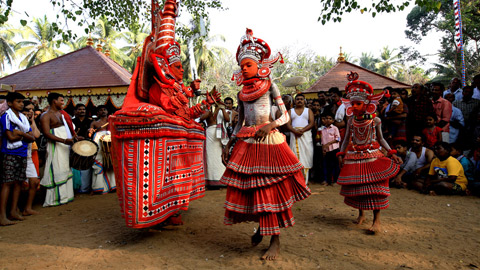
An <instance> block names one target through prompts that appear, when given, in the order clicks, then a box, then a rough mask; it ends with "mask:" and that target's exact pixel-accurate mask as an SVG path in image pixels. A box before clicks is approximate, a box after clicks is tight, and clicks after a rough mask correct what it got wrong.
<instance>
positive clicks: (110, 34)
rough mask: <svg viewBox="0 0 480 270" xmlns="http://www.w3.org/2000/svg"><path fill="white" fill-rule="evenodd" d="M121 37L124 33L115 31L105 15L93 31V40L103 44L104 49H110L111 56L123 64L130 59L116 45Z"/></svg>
mask: <svg viewBox="0 0 480 270" xmlns="http://www.w3.org/2000/svg"><path fill="white" fill-rule="evenodd" d="M121 38H123V33H119V32H117V31H115V29H114V28H113V26H112V25H111V24H110V22H109V21H108V19H107V17H106V16H105V15H103V16H102V17H101V18H100V19H99V20H98V21H97V23H96V25H95V29H94V31H93V41H94V42H95V43H97V44H102V46H103V48H104V51H106V50H109V51H110V58H112V60H114V61H116V62H117V63H118V64H120V65H123V64H124V62H125V61H128V60H129V59H128V57H127V56H126V55H125V53H123V52H122V51H121V50H120V49H118V48H117V47H115V42H116V41H117V40H118V39H121Z"/></svg>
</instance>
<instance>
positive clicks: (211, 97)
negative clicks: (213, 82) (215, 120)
mask: <svg viewBox="0 0 480 270" xmlns="http://www.w3.org/2000/svg"><path fill="white" fill-rule="evenodd" d="M221 98H222V95H221V94H220V93H219V92H218V91H217V89H215V88H213V90H212V91H211V92H207V103H208V104H210V105H211V104H214V103H218V104H223V105H224V103H223V102H222V99H221Z"/></svg>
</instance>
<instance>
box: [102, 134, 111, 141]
mask: <svg viewBox="0 0 480 270" xmlns="http://www.w3.org/2000/svg"><path fill="white" fill-rule="evenodd" d="M100 140H101V141H102V142H111V141H112V135H110V134H107V135H103V136H102V137H100Z"/></svg>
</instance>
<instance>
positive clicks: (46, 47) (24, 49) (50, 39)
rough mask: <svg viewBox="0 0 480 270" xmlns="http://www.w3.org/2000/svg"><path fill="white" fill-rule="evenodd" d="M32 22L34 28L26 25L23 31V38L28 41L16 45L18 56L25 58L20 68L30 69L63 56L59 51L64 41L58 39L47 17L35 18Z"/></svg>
mask: <svg viewBox="0 0 480 270" xmlns="http://www.w3.org/2000/svg"><path fill="white" fill-rule="evenodd" d="M32 22H33V25H34V26H33V28H31V27H30V26H28V25H26V26H24V27H23V29H22V30H21V33H22V36H23V38H24V39H26V40H24V41H20V42H18V43H17V44H16V45H15V53H16V55H17V56H19V57H21V58H23V59H22V60H21V62H20V64H19V67H20V68H29V67H32V66H34V65H38V64H40V63H43V62H46V61H49V60H52V59H54V58H57V57H59V56H60V55H62V54H63V52H62V51H60V50H59V49H58V47H59V46H60V44H61V43H62V40H60V39H57V38H56V32H55V31H54V30H53V26H52V24H51V23H50V22H48V20H47V17H46V16H44V18H43V19H41V18H33V19H32ZM29 39H30V40H29Z"/></svg>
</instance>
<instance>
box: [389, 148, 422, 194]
mask: <svg viewBox="0 0 480 270" xmlns="http://www.w3.org/2000/svg"><path fill="white" fill-rule="evenodd" d="M393 146H394V149H395V150H397V156H399V157H400V158H401V159H402V161H403V163H402V165H400V172H399V173H398V174H397V176H395V178H393V179H392V180H391V181H390V186H391V187H398V188H403V187H407V185H408V184H409V183H411V182H412V180H413V173H414V172H415V169H416V166H417V155H416V154H415V153H414V152H412V151H410V150H408V147H407V142H406V141H405V140H398V141H395V142H394V143H393Z"/></svg>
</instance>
